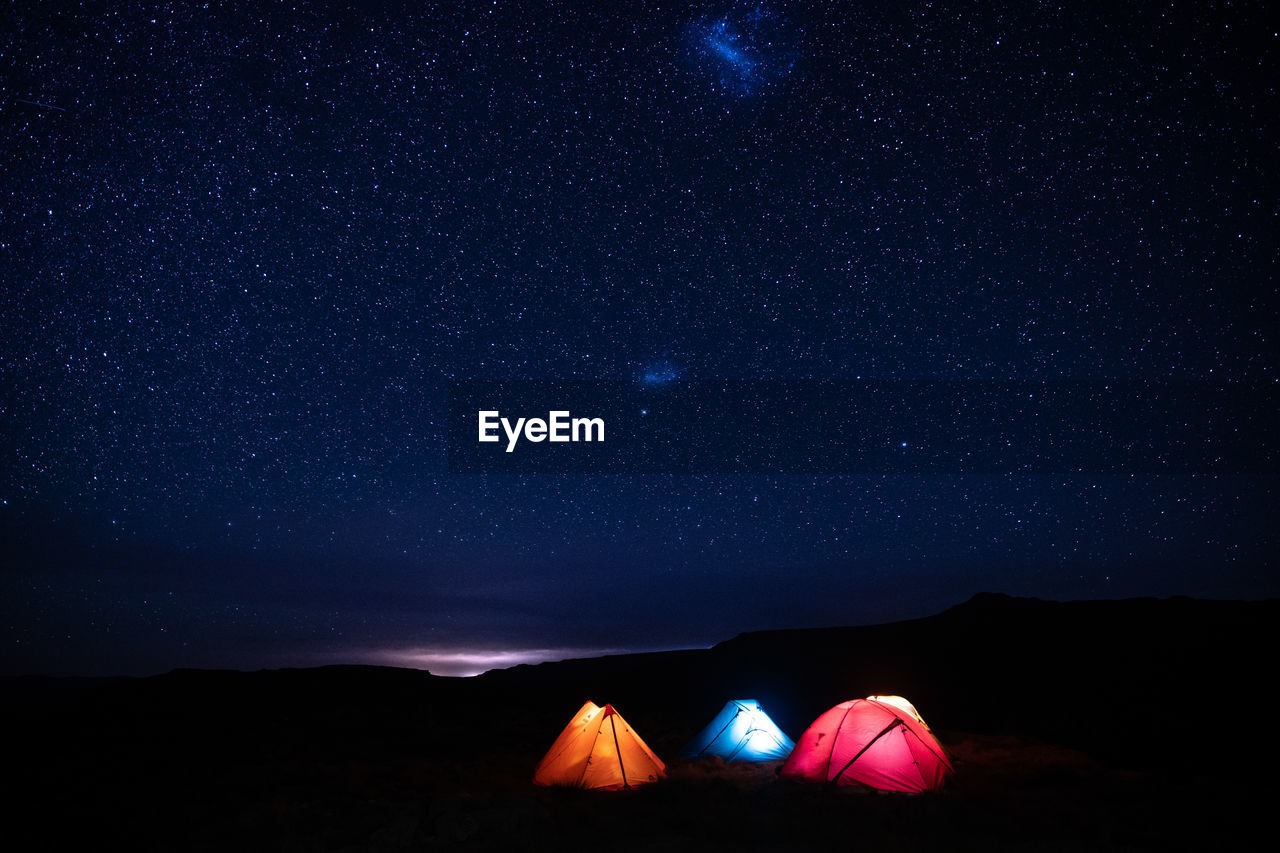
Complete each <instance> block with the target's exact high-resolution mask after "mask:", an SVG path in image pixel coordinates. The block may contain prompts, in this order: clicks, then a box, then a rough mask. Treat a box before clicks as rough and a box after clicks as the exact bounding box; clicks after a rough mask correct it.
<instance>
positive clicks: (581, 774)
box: [533, 702, 667, 790]
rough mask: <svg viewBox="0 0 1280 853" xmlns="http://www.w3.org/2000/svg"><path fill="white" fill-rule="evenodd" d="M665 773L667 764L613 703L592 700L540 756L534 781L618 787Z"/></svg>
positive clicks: (609, 787) (631, 785) (625, 786)
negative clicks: (641, 737) (633, 728)
mask: <svg viewBox="0 0 1280 853" xmlns="http://www.w3.org/2000/svg"><path fill="white" fill-rule="evenodd" d="M666 772H667V765H665V764H663V763H662V760H661V759H660V758H658V756H656V755H654V754H653V752H652V750H650V749H649V747H648V746H646V745H645V742H644V741H642V740H641V739H640V736H639V735H638V734H636V733H635V732H634V731H632V730H631V726H629V725H627V721H626V720H624V719H622V715H621V714H619V713H618V712H617V711H615V710H613V706H612V705H605V706H604V707H603V708H601V707H600V706H599V705H597V704H595V703H594V702H588V703H586V704H585V705H583V706H582V707H581V708H579V709H578V713H577V714H576V715H575V716H574V718H573V719H572V720H571V721H570V722H569V725H567V726H565V727H564V731H562V732H560V737H558V738H556V742H555V743H553V744H551V749H549V750H547V754H546V755H544V756H543V757H542V761H540V762H539V763H538V769H537V770H535V771H534V773H533V782H534V784H535V785H569V786H573V787H577V788H603V789H607V790H615V789H618V788H634V787H636V786H637V785H643V784H645V783H647V782H655V781H657V780H658V779H661V778H662V777H663V776H665V775H666Z"/></svg>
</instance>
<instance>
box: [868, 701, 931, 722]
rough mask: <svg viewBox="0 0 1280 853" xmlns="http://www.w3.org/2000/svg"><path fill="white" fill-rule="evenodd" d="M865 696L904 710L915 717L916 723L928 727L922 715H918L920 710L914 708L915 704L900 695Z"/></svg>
mask: <svg viewBox="0 0 1280 853" xmlns="http://www.w3.org/2000/svg"><path fill="white" fill-rule="evenodd" d="M867 698H868V699H870V700H871V701H873V702H883V703H884V704H886V705H892V706H893V707H895V708H897V709H898V710H899V711H906V712H907V713H908V714H910V715H911V716H913V717H915V720H916V722H917V723H919V724H920V725H922V726H924V727H925V728H926V729H927V728H929V724H928V723H926V722H925V721H924V717H922V716H920V712H919V711H917V710H916V706H915V705H912V704H911V703H910V702H908V701H907V700H906V699H903V698H902V697H901V696H868V697H867Z"/></svg>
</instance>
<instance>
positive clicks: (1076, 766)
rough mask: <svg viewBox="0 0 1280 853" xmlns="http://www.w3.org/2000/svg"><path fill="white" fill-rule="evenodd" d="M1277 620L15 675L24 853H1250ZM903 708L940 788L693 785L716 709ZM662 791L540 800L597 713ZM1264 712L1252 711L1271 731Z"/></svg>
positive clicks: (933, 629)
mask: <svg viewBox="0 0 1280 853" xmlns="http://www.w3.org/2000/svg"><path fill="white" fill-rule="evenodd" d="M1277 617H1280V601H1265V602H1220V601H1199V600H1190V599H1167V600H1154V599H1133V600H1127V601H1102V602H1072V603H1057V602H1045V601H1039V600H1034V599H1012V598H1008V597H1005V596H998V595H982V596H978V597H976V598H974V599H973V600H971V601H969V602H967V603H966V604H963V605H960V606H958V607H955V608H952V609H951V610H948V611H946V612H944V613H941V614H938V615H936V616H932V617H929V618H926V619H919V620H913V621H908V622H898V623H893V624H886V625H876V626H868V627H860V628H830V629H815V630H804V631H774V632H761V633H753V634H746V635H742V636H739V637H737V638H735V639H733V640H730V641H728V642H725V643H721V644H720V645H718V646H716V647H714V648H712V649H708V650H701V651H686V652H668V653H659V654H647V655H628V656H620V657H611V658H599V659H592V660H579V661H566V662H563V663H554V664H541V665H538V666H521V667H515V668H513V669H510V670H503V671H495V672H490V673H487V674H485V675H483V676H480V677H477V678H471V679H450V678H438V677H434V676H431V675H429V674H427V673H425V672H420V671H415V670H400V669H389V668H377V667H323V668H319V669H307V670H279V671H263V672H252V673H245V672H233V671H175V672H171V673H169V674H167V675H160V676H155V677H152V678H144V679H42V678H8V679H4V680H3V686H4V690H5V694H6V695H7V697H8V698H7V699H6V700H5V704H4V709H5V710H4V715H5V722H6V724H7V725H6V731H8V732H9V737H10V744H11V746H10V749H9V750H8V760H7V761H6V767H7V770H8V774H7V775H8V787H9V788H10V789H11V791H10V792H9V793H8V794H7V796H6V799H7V800H8V801H9V803H10V805H11V808H12V809H13V815H14V816H13V817H11V818H9V820H8V821H7V824H8V828H9V831H8V832H6V836H7V838H8V841H7V843H6V844H5V847H6V848H7V849H10V850H51V849H62V848H71V849H82V848H83V849H128V850H248V849H252V850H258V849H261V850H335V851H337V850H343V851H356V850H373V851H407V850H423V849H437V848H445V849H452V848H458V849H565V850H568V849H583V848H586V847H600V848H604V849H609V850H615V851H616V850H629V849H663V850H670V849H675V850H708V849H724V850H728V849H751V850H795V849H823V850H827V849H847V848H864V847H865V848H871V847H879V848H881V849H884V848H885V847H886V845H892V849H894V850H903V849H937V848H945V849H974V850H989V849H1038V850H1046V849H1048V850H1062V849H1170V848H1179V849H1192V848H1210V849H1217V848H1221V847H1223V846H1227V845H1231V846H1235V847H1248V846H1249V844H1250V843H1253V844H1257V845H1259V846H1261V845H1262V844H1263V842H1261V841H1254V842H1250V841H1249V838H1250V836H1251V835H1253V837H1259V836H1257V835H1254V834H1253V833H1250V832H1249V829H1250V827H1251V826H1252V827H1255V828H1256V827H1260V826H1263V825H1264V824H1265V816H1266V815H1268V814H1269V811H1270V809H1269V807H1270V805H1271V803H1272V802H1274V800H1275V797H1276V795H1277V793H1278V792H1277V785H1276V783H1275V782H1274V779H1273V768H1274V767H1275V760H1276V758H1277V750H1276V747H1275V746H1274V743H1273V739H1272V737H1271V733H1270V731H1269V729H1270V726H1269V725H1268V723H1269V715H1266V714H1265V710H1264V709H1263V708H1261V707H1259V706H1261V705H1263V701H1262V696H1263V694H1264V693H1265V690H1264V688H1263V685H1265V684H1266V683H1267V682H1268V681H1269V680H1270V677H1271V675H1272V674H1273V672H1274V667H1273V666H1272V665H1271V661H1270V658H1271V650H1272V648H1273V647H1274V631H1273V626H1274V625H1275V624H1276V620H1277ZM870 693H897V694H901V695H903V696H906V697H907V698H909V699H911V700H912V701H913V702H914V703H915V704H916V706H917V707H918V708H919V709H920V711H921V712H922V713H923V715H924V717H925V719H926V720H927V721H928V722H929V724H930V725H931V726H932V727H933V729H934V732H935V733H936V734H937V735H938V739H939V740H940V742H941V743H942V744H943V746H944V747H945V748H946V749H947V750H948V752H949V754H950V756H951V758H952V760H953V763H954V765H955V768H956V776H955V777H954V778H953V779H952V780H951V781H950V783H949V784H948V786H947V787H946V788H945V789H944V790H943V791H942V792H940V793H936V794H929V795H921V796H903V795H886V794H877V793H872V792H863V791H854V790H848V789H841V790H828V789H825V788H823V787H822V786H805V785H800V784H795V783H784V782H780V781H778V780H777V779H776V778H775V777H774V772H775V770H776V764H775V765H759V766H749V765H748V766H744V765H724V764H722V763H719V762H717V761H715V760H709V761H702V762H698V763H693V764H690V763H687V762H683V761H680V760H679V759H678V754H679V751H680V748H681V747H682V746H683V744H684V743H685V742H686V741H687V740H688V739H689V738H690V737H691V736H692V735H693V734H694V733H696V732H697V731H698V730H699V729H700V728H701V727H702V726H703V725H704V724H705V723H706V722H707V721H708V720H709V719H710V718H711V717H712V716H713V715H714V714H715V713H716V712H717V711H718V710H719V709H720V707H721V706H722V705H723V703H724V702H725V700H727V699H729V698H734V697H739V698H755V699H758V700H760V702H761V704H762V705H763V707H764V708H765V709H766V710H767V711H768V712H769V714H770V715H771V716H772V717H773V718H774V720H775V721H776V722H777V723H778V724H779V725H780V726H781V727H782V728H783V729H784V730H785V731H786V732H787V733H788V734H790V735H791V736H792V737H798V736H799V735H800V733H801V731H803V729H804V728H805V727H806V726H807V725H808V723H809V722H811V721H812V719H813V718H814V717H816V716H817V715H818V714H819V713H821V712H822V711H824V710H826V709H827V708H828V707H830V706H832V705H834V704H836V703H837V702H840V701H842V700H845V699H851V698H859V697H862V696H866V695H868V694H870ZM588 698H590V699H594V700H596V701H598V702H611V703H613V704H614V705H615V706H616V707H617V708H618V710H619V711H620V712H621V713H622V714H623V715H624V716H625V717H626V719H627V720H628V721H629V722H630V723H631V724H632V725H633V727H634V728H635V729H636V731H638V732H639V733H640V735H641V736H642V737H643V738H644V739H645V740H646V741H647V742H648V743H649V745H650V746H651V747H652V748H653V749H654V751H655V752H656V753H657V754H658V755H659V756H660V757H662V758H663V759H664V760H666V762H667V764H668V769H669V773H670V777H669V778H668V779H667V780H665V781H663V782H660V783H658V784H656V785H652V786H649V787H647V788H642V789H640V790H637V791H632V792H618V793H602V792H584V791H574V790H546V789H539V788H535V787H534V786H533V785H532V784H531V782H530V777H531V776H532V772H533V767H534V765H535V764H536V763H537V762H538V759H539V758H540V757H541V755H542V753H543V752H544V751H545V750H546V749H547V747H548V746H549V745H550V743H551V741H552V740H554V738H555V737H556V735H557V734H558V733H559V731H560V729H561V728H562V727H563V726H564V725H565V723H567V722H568V720H569V718H570V716H571V715H572V714H573V712H574V711H575V710H577V708H578V706H579V705H580V704H581V703H582V702H583V701H584V700H585V699H588ZM1259 712H1262V713H1261V714H1260V713H1259Z"/></svg>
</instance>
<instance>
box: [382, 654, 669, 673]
mask: <svg viewBox="0 0 1280 853" xmlns="http://www.w3.org/2000/svg"><path fill="white" fill-rule="evenodd" d="M687 648H690V647H689V646H679V647H666V648H639V649H623V648H541V649H433V648H422V647H419V648H402V649H377V650H372V651H368V652H364V653H361V654H359V655H357V656H356V657H357V658H358V659H359V662H360V663H366V664H376V665H379V666H401V667H406V668H409V669H425V670H427V671H429V672H430V673H431V674H432V675H445V676H452V677H459V678H469V677H471V676H475V675H480V674H481V673H484V672H488V671H489V670H491V669H506V668H508V667H512V666H519V665H521V664H536V663H550V662H553V661H562V660H572V659H574V658H594V657H603V656H605V655H628V654H643V653H645V652H667V651H678V650H682V649H687Z"/></svg>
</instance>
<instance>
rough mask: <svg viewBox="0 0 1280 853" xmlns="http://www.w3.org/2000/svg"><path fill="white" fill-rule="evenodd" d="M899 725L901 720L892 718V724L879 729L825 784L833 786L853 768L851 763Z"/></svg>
mask: <svg viewBox="0 0 1280 853" xmlns="http://www.w3.org/2000/svg"><path fill="white" fill-rule="evenodd" d="M900 725H902V720H900V719H899V718H897V717H894V718H893V722H892V723H890V724H889V725H887V726H885V727H884V728H883V729H881V730H880V734H878V735H876V736H875V737H873V738H872V739H871V740H870V741H869V742H868V743H867V745H866V746H864V747H863V748H862V749H860V750H858V754H857V755H855V756H854V757H853V758H850V759H849V762H848V763H847V764H845V766H844V767H841V768H840V772H839V773H837V774H836V775H834V776H832V777H831V778H830V779H828V780H827V784H828V785H834V784H835V781H836V780H837V779H839V778H840V777H841V776H843V775H844V771H846V770H848V769H849V768H850V767H852V766H853V762H855V761H857V760H858V759H859V758H861V757H862V753H864V752H866V751H867V750H868V749H870V748H871V747H872V746H874V745H875V742H876V741H878V740H880V738H882V737H884V736H885V735H887V734H888V733H889V732H891V731H893V730H894V729H895V728H897V727H898V726H900ZM837 734H839V732H837Z"/></svg>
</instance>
